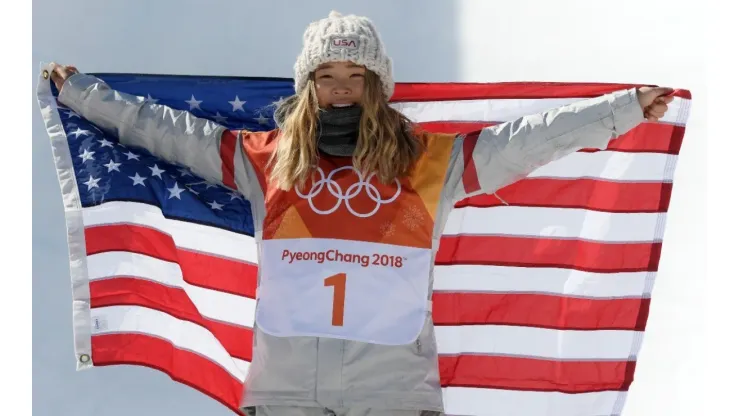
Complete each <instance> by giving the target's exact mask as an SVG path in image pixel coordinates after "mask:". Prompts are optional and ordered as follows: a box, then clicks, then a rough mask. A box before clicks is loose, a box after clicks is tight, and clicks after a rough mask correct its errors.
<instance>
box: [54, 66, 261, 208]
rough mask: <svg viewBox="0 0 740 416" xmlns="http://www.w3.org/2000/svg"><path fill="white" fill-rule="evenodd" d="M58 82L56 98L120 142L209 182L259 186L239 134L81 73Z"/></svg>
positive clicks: (246, 188)
mask: <svg viewBox="0 0 740 416" xmlns="http://www.w3.org/2000/svg"><path fill="white" fill-rule="evenodd" d="M68 75H69V76H67V77H65V78H64V79H62V80H61V83H60V82H58V80H55V82H57V84H58V85H59V84H61V85H60V86H61V88H60V90H61V92H60V94H59V101H60V102H61V103H62V104H64V105H66V106H68V107H70V108H71V109H73V110H74V111H76V112H77V113H79V114H80V115H82V116H83V117H85V118H86V119H87V120H90V121H91V122H92V123H94V124H95V125H97V126H98V127H99V128H100V129H102V130H104V131H105V132H107V133H109V134H111V135H113V136H115V137H117V138H118V139H119V140H120V141H121V143H123V144H126V145H130V146H136V147H141V148H144V149H146V150H148V151H149V152H151V153H152V154H154V155H155V156H157V157H159V158H161V159H163V160H166V161H168V162H172V163H178V164H181V165H183V166H187V167H188V168H190V169H191V170H192V171H193V172H194V173H196V174H198V175H200V176H201V177H203V178H204V179H207V180H209V181H212V182H216V183H222V184H224V185H226V186H228V187H230V188H232V189H235V190H238V191H240V192H241V193H242V194H244V195H245V196H247V197H249V194H250V192H251V190H250V189H251V188H252V187H255V186H259V185H258V183H257V181H256V180H254V179H253V177H254V174H253V171H252V168H251V167H250V166H248V165H249V159H248V158H246V157H245V155H244V154H243V150H242V146H241V145H240V143H239V142H240V140H239V136H240V133H239V132H234V131H229V130H227V129H226V128H225V127H223V126H221V125H219V124H217V123H214V122H212V121H210V120H207V119H203V118H199V117H196V116H194V115H192V114H191V113H189V112H187V111H181V110H175V109H172V108H169V107H167V106H164V105H160V104H154V103H150V102H147V101H146V100H145V99H144V98H142V97H136V96H134V95H131V94H126V93H122V92H119V91H115V90H112V89H111V88H110V87H109V86H108V85H107V84H106V83H105V82H104V81H102V80H100V79H98V78H96V77H94V76H91V75H85V74H80V73H76V71H75V73H72V74H68Z"/></svg>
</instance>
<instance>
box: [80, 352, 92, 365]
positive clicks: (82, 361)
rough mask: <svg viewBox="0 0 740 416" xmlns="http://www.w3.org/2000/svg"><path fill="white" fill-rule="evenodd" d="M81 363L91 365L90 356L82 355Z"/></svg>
mask: <svg viewBox="0 0 740 416" xmlns="http://www.w3.org/2000/svg"><path fill="white" fill-rule="evenodd" d="M80 362H81V363H82V364H87V363H89V362H90V356H89V355H87V354H82V355H80Z"/></svg>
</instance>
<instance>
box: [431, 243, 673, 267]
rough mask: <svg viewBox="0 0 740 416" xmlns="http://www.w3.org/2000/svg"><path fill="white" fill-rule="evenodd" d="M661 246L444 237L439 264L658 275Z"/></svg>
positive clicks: (438, 255)
mask: <svg viewBox="0 0 740 416" xmlns="http://www.w3.org/2000/svg"><path fill="white" fill-rule="evenodd" d="M660 249H661V243H600V242H592V241H584V240H566V239H550V238H536V237H531V238H527V237H503V236H480V235H464V236H444V237H442V241H441V243H440V247H439V251H438V252H437V257H436V259H435V261H436V264H442V265H453V264H478V265H496V266H514V267H560V268H568V269H575V270H582V271H586V272H596V273H616V272H633V271H635V272H636V271H652V272H654V271H657V268H658V260H659V258H660Z"/></svg>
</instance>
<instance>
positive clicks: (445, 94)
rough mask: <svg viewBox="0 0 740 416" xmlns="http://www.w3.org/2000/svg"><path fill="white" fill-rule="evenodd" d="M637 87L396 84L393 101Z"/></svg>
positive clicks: (584, 93) (594, 93)
mask: <svg viewBox="0 0 740 416" xmlns="http://www.w3.org/2000/svg"><path fill="white" fill-rule="evenodd" d="M640 86H642V85H636V84H615V83H578V84H573V83H560V82H502V83H495V84H484V83H433V84H430V83H417V82H408V83H397V84H396V89H395V91H394V94H393V97H392V98H391V101H392V102H401V101H447V100H482V99H496V98H501V99H538V98H590V97H598V96H601V95H604V94H609V93H612V92H615V91H619V90H624V89H629V88H635V87H640ZM671 95H673V96H675V97H681V98H686V99H690V98H691V92H690V91H687V90H681V89H679V90H675V91H674V92H673V94H671Z"/></svg>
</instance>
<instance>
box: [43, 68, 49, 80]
mask: <svg viewBox="0 0 740 416" xmlns="http://www.w3.org/2000/svg"><path fill="white" fill-rule="evenodd" d="M42 74H43V75H44V79H49V70H48V69H44V72H43V73H42Z"/></svg>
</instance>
